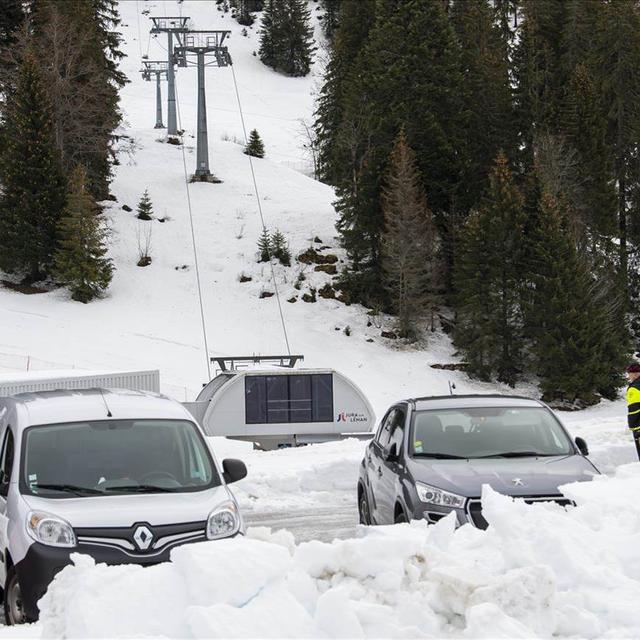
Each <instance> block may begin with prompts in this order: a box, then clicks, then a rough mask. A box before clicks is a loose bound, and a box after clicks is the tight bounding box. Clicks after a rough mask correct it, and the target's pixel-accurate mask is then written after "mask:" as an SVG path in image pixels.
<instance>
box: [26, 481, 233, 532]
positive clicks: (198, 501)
mask: <svg viewBox="0 0 640 640" xmlns="http://www.w3.org/2000/svg"><path fill="white" fill-rule="evenodd" d="M22 499H23V500H24V501H25V502H26V504H27V506H28V508H29V509H31V510H33V511H46V512H47V513H51V514H54V515H57V516H59V517H60V518H64V519H65V520H66V521H67V522H68V523H69V524H70V525H71V526H72V527H74V528H98V527H131V526H133V525H134V524H136V523H140V522H144V523H146V524H149V525H152V526H157V525H163V524H181V523H187V522H203V521H205V520H206V519H207V517H208V516H209V514H210V513H211V511H213V509H214V508H215V507H217V506H218V505H219V504H220V503H221V502H224V501H226V500H233V501H234V502H235V499H234V498H233V495H232V494H231V492H230V491H229V490H228V489H227V487H226V486H225V485H220V486H218V487H213V488H212V489H207V490H206V491H192V492H185V493H145V494H134V495H124V496H121V495H113V496H112V495H106V496H88V497H84V498H80V497H70V498H43V497H40V496H31V495H22Z"/></svg>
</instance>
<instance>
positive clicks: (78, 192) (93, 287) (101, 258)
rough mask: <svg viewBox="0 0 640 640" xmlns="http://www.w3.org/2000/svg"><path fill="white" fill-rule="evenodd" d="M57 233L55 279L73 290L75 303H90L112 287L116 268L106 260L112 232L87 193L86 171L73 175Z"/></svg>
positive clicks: (76, 170)
mask: <svg viewBox="0 0 640 640" xmlns="http://www.w3.org/2000/svg"><path fill="white" fill-rule="evenodd" d="M57 230H58V248H57V249H56V252H55V267H54V275H55V277H56V278H57V279H58V280H59V281H60V282H62V283H63V284H65V285H67V286H68V287H69V289H70V290H71V297H72V298H73V299H74V300H77V301H78V302H83V303H87V302H90V301H91V300H93V299H94V298H96V297H98V296H99V295H100V294H101V293H102V292H103V291H105V289H106V288H107V287H108V286H109V283H110V282H111V279H112V277H113V264H112V262H111V260H110V259H109V258H106V257H105V256H106V254H107V248H106V242H107V238H108V235H109V232H108V230H107V229H106V227H105V226H104V224H103V221H102V219H101V217H100V216H99V215H98V211H97V206H96V203H95V201H94V200H93V198H92V196H91V194H90V193H89V191H88V189H87V174H86V171H85V170H84V168H83V167H77V168H76V169H75V170H74V171H73V173H72V174H71V177H70V180H69V193H68V196H67V206H66V208H65V210H64V213H63V215H62V218H61V219H60V221H59V222H58V229H57Z"/></svg>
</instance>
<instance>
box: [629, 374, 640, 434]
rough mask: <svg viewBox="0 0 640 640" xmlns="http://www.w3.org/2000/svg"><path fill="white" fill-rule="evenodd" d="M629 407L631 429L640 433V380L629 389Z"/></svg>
mask: <svg viewBox="0 0 640 640" xmlns="http://www.w3.org/2000/svg"><path fill="white" fill-rule="evenodd" d="M627 406H628V409H629V414H628V420H629V429H632V430H633V431H636V432H640V378H638V379H637V380H635V381H634V382H632V383H631V384H630V385H629V388H628V389H627Z"/></svg>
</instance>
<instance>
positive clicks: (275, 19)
mask: <svg viewBox="0 0 640 640" xmlns="http://www.w3.org/2000/svg"><path fill="white" fill-rule="evenodd" d="M309 21H310V13H309V9H308V8H307V5H306V2H304V0H267V3H266V6H265V10H264V13H263V16H262V34H261V38H260V50H259V55H260V60H262V62H264V64H266V65H267V66H268V67H271V68H272V69H275V70H276V71H281V72H282V73H284V74H285V75H288V76H306V75H307V74H308V73H309V70H310V69H311V61H312V58H313V52H314V50H315V48H314V46H313V29H312V28H311V25H310V22H309Z"/></svg>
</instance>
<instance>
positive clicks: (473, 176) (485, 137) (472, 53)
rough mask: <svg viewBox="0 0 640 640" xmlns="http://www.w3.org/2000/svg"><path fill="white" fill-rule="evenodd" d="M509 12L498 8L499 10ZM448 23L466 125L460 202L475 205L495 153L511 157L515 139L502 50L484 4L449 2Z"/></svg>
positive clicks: (491, 15)
mask: <svg viewBox="0 0 640 640" xmlns="http://www.w3.org/2000/svg"><path fill="white" fill-rule="evenodd" d="M508 8H509V7H504V6H502V7H501V9H502V10H507V9H508ZM449 17H450V19H451V23H452V25H453V27H454V29H455V31H456V36H457V39H458V43H459V46H460V55H461V64H462V69H463V74H464V84H463V91H464V97H465V103H466V105H467V109H468V111H469V115H468V119H467V121H466V125H467V126H466V136H465V138H466V145H465V147H466V156H467V160H468V164H467V167H466V171H465V173H466V176H465V178H464V179H463V180H462V189H460V195H459V198H460V197H465V198H466V202H467V206H472V205H474V204H476V203H477V202H478V201H479V199H480V196H481V195H482V193H483V192H484V190H485V188H486V186H487V183H488V176H489V172H490V171H491V169H492V166H493V162H494V160H495V157H496V156H497V154H498V151H499V150H500V149H502V150H503V151H504V152H505V154H506V155H507V156H508V157H511V158H512V157H515V152H516V149H517V147H518V137H517V131H516V127H515V122H514V112H513V105H512V90H511V86H510V78H509V58H508V44H505V42H504V41H503V34H501V32H500V27H499V23H498V22H497V21H496V20H495V17H496V16H495V12H494V9H493V7H492V6H491V4H490V2H489V0H465V1H464V2H455V3H454V4H453V6H452V7H451V10H450V14H449Z"/></svg>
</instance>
